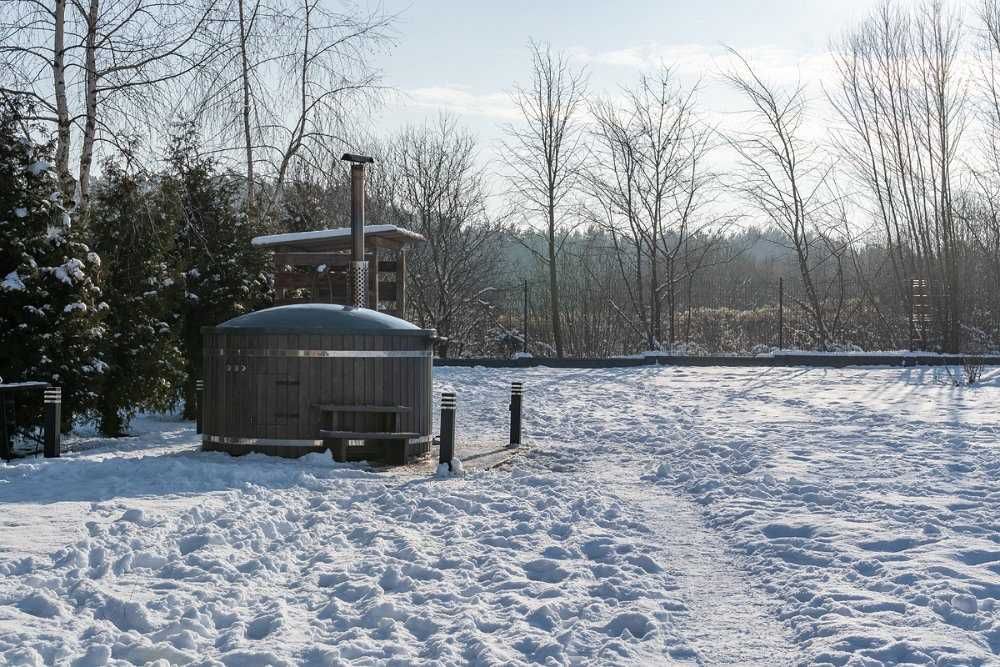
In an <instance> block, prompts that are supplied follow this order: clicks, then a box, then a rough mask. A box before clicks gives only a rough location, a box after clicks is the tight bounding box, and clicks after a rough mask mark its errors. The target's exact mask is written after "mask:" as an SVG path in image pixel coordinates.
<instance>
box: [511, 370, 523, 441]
mask: <svg viewBox="0 0 1000 667" xmlns="http://www.w3.org/2000/svg"><path fill="white" fill-rule="evenodd" d="M523 399H524V383H522V382H511V383H510V446H511V447H519V446H520V445H521V404H522V402H523Z"/></svg>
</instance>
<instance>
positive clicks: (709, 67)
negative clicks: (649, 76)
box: [568, 42, 835, 84]
mask: <svg viewBox="0 0 1000 667" xmlns="http://www.w3.org/2000/svg"><path fill="white" fill-rule="evenodd" d="M738 50H739V52H740V53H741V54H742V55H743V56H744V57H746V58H747V59H748V60H749V61H750V62H751V64H753V66H754V68H755V69H756V70H757V71H758V72H759V73H760V74H761V75H762V76H763V77H764V78H765V79H766V80H768V81H771V82H773V83H776V84H789V83H796V82H802V83H805V84H808V83H810V82H816V83H818V82H821V81H823V80H825V79H826V78H827V77H829V76H830V75H831V74H833V73H834V71H835V67H834V61H833V55H832V54H831V53H829V52H819V53H808V54H802V53H799V52H796V51H792V50H790V49H785V48H781V47H776V46H751V47H745V48H739V49H738ZM568 51H569V55H570V57H572V58H574V59H575V60H576V61H577V62H580V63H582V64H587V65H600V66H610V67H629V68H634V69H652V68H654V67H659V66H660V65H667V66H670V67H672V68H673V69H674V70H675V71H676V72H677V74H678V75H680V76H683V77H689V78H696V79H702V78H709V77H712V76H714V75H716V74H718V73H720V72H726V71H728V70H730V69H732V68H733V67H734V66H735V65H737V64H738V63H737V61H736V59H735V58H734V57H733V55H732V54H730V53H729V52H728V51H727V50H726V48H725V47H724V46H723V45H721V44H720V45H715V46H711V45H706V44H659V43H655V42H650V43H647V44H642V45H637V46H630V47H625V48H620V49H611V50H607V51H590V50H588V49H585V48H582V47H575V48H571V49H569V50H568Z"/></svg>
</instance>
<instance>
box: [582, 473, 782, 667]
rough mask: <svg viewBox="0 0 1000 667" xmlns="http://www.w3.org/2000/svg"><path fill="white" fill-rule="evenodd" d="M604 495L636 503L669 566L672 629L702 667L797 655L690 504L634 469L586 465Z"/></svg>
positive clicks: (769, 604)
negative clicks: (674, 601)
mask: <svg viewBox="0 0 1000 667" xmlns="http://www.w3.org/2000/svg"><path fill="white" fill-rule="evenodd" d="M591 472H592V474H593V475H594V479H597V480H600V482H601V484H603V485H604V486H605V488H606V489H607V490H608V492H610V493H613V494H615V495H616V496H617V497H619V498H621V499H623V500H625V501H627V502H628V503H630V504H632V505H634V506H636V507H639V508H641V510H642V512H643V514H644V515H645V516H646V525H647V527H648V528H649V530H650V532H651V534H650V535H649V537H648V538H647V541H648V542H649V544H650V546H651V547H652V548H653V549H654V550H655V552H656V553H658V554H659V555H658V557H657V560H659V561H660V562H663V563H669V566H668V567H667V572H668V573H669V574H670V575H671V576H673V577H674V579H675V581H676V582H677V587H678V590H677V594H678V597H679V598H680V600H681V601H682V602H683V603H684V605H685V607H686V610H685V611H683V612H680V613H678V614H677V615H676V617H675V619H674V620H675V621H676V623H677V626H678V630H679V632H680V634H681V636H683V637H684V638H685V640H686V641H687V642H688V643H689V644H690V645H691V647H692V648H693V649H694V650H695V652H696V654H697V655H696V658H697V661H698V663H699V664H704V665H765V664H770V665H791V664H794V663H795V652H794V650H792V649H791V648H790V646H791V638H790V637H789V636H788V631H787V629H786V628H785V627H783V626H782V624H781V623H780V622H779V621H778V619H777V617H776V616H775V615H774V611H775V606H776V605H775V604H774V602H773V601H768V600H767V599H766V598H765V597H764V596H762V595H761V594H760V593H759V592H758V591H754V590H753V588H752V585H751V582H750V580H749V578H748V577H747V576H746V574H745V573H743V572H742V571H741V570H740V569H739V566H738V564H737V563H736V562H735V561H734V558H733V557H732V555H731V554H729V553H728V548H727V546H726V544H725V542H724V541H723V540H722V538H721V537H719V535H717V534H716V533H713V532H711V531H710V530H709V529H708V528H706V527H705V525H704V523H703V521H702V518H701V513H700V512H699V511H698V508H697V507H696V506H695V505H694V504H693V503H691V502H690V501H688V500H686V499H683V498H681V497H678V496H677V495H675V494H674V493H672V492H669V491H667V490H663V489H652V490H651V489H650V488H649V485H648V483H645V482H643V481H642V480H641V479H640V478H639V476H638V474H637V473H636V471H634V470H621V469H619V470H609V469H608V468H606V467H604V466H601V467H599V468H596V469H594V467H593V466H592V470H591Z"/></svg>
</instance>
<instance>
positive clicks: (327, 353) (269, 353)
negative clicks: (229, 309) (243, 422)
mask: <svg viewBox="0 0 1000 667" xmlns="http://www.w3.org/2000/svg"><path fill="white" fill-rule="evenodd" d="M215 353H216V354H217V355H218V356H220V357H310V358H320V359H329V358H335V357H336V358H341V357H343V358H354V359H357V358H369V359H410V358H412V359H421V358H423V359H426V358H429V357H433V356H434V352H433V351H431V350H267V349H264V350H240V349H236V348H234V349H231V350H224V349H217V350H216V351H215Z"/></svg>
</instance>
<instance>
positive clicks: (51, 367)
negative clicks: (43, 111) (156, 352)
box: [0, 97, 107, 428]
mask: <svg viewBox="0 0 1000 667" xmlns="http://www.w3.org/2000/svg"><path fill="white" fill-rule="evenodd" d="M31 115H32V112H31V111H30V109H27V108H26V107H25V106H24V105H23V104H22V103H21V101H20V100H18V99H17V98H13V97H4V98H2V99H0V375H2V376H3V377H4V379H5V380H7V381H18V380H43V381H48V382H51V383H53V384H56V385H59V386H61V387H62V396H63V409H62V415H63V426H64V428H68V426H69V425H70V423H71V421H72V418H73V415H74V414H77V413H79V412H81V411H85V410H87V409H89V408H91V407H92V406H93V405H94V401H95V399H96V397H97V394H96V392H95V388H96V386H97V384H98V381H99V379H100V377H101V375H102V373H103V372H104V370H105V369H106V367H107V366H106V364H105V362H104V360H103V359H101V357H100V353H99V346H98V344H97V343H98V341H99V340H100V339H101V337H102V336H103V335H104V328H103V327H102V326H101V318H102V316H103V312H104V310H105V308H106V305H105V304H104V303H103V302H102V301H101V292H100V289H99V288H98V286H97V282H96V279H97V278H98V277H99V272H100V268H101V260H100V257H99V256H98V254H97V253H95V252H92V251H91V249H90V248H89V247H87V246H86V245H85V244H84V243H83V242H82V239H81V236H80V230H79V226H78V225H74V224H73V221H72V220H71V217H70V213H69V211H68V210H67V207H66V206H64V203H63V201H62V196H61V194H60V192H59V185H58V182H57V179H56V176H55V173H54V170H53V168H52V164H51V160H52V145H51V143H48V144H40V143H38V142H36V141H34V140H33V139H32V138H31V137H29V136H28V135H27V134H26V133H25V129H24V127H25V125H24V124H25V122H26V117H28V116H31Z"/></svg>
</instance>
